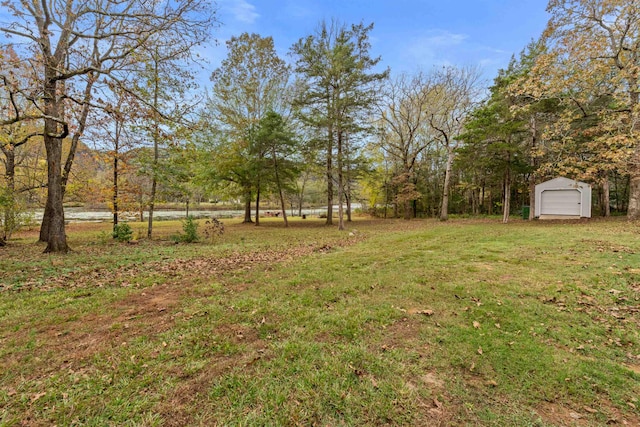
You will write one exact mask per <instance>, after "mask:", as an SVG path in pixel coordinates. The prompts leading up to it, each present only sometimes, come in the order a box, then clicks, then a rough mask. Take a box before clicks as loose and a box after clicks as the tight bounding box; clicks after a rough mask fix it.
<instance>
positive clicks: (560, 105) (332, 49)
mask: <svg viewBox="0 0 640 427" xmlns="http://www.w3.org/2000/svg"><path fill="white" fill-rule="evenodd" d="M4 7H5V8H7V9H8V11H9V12H11V13H12V14H13V16H14V21H13V22H10V23H8V24H3V25H2V26H0V32H1V33H2V34H4V38H3V39H2V40H3V41H2V44H1V46H0V60H1V61H2V63H3V67H2V71H1V72H0V98H1V99H2V101H1V105H0V148H1V149H2V164H3V166H4V175H3V178H2V183H1V192H0V207H1V208H2V225H3V239H2V240H6V238H8V237H9V236H10V234H11V232H12V230H14V229H15V227H16V225H17V223H19V215H18V214H19V209H18V208H17V207H18V205H19V204H20V203H24V199H25V196H27V195H32V194H34V192H35V193H38V192H39V191H41V190H40V189H41V188H43V187H44V188H45V189H46V196H45V197H44V200H42V201H43V202H44V203H43V204H44V207H45V215H44V219H43V222H42V224H41V231H40V240H42V241H44V242H47V248H46V251H47V252H66V251H67V250H68V245H67V243H66V236H65V234H64V209H63V202H64V201H65V200H69V198H70V197H71V196H70V194H72V193H73V192H70V188H72V187H73V184H74V182H77V183H79V182H84V183H85V184H84V185H79V187H82V188H85V189H86V188H87V187H91V186H96V188H102V189H103V191H101V192H98V191H93V192H91V191H89V192H88V193H90V194H85V195H84V198H85V200H86V198H89V197H93V198H97V199H102V200H103V201H105V202H108V205H109V207H110V208H111V209H112V211H113V215H114V217H113V222H114V226H115V225H117V224H118V222H119V214H120V213H121V212H123V211H132V210H135V211H138V212H140V213H142V212H143V211H147V212H148V215H147V218H146V219H147V221H148V229H147V236H148V237H149V238H151V237H152V233H153V211H154V207H155V204H156V203H157V202H158V201H162V200H180V201H186V202H187V203H188V202H189V201H193V200H206V199H220V200H234V201H239V202H241V203H242V205H243V206H244V211H245V214H244V221H245V222H247V223H255V224H256V225H259V223H260V216H261V215H260V212H261V206H262V205H263V204H264V203H265V200H269V201H271V202H272V203H276V204H277V205H278V206H279V210H280V212H281V214H282V218H283V221H284V224H285V226H286V225H287V222H288V221H287V209H286V208H287V206H289V207H293V206H294V205H295V206H296V208H297V209H298V212H301V209H302V206H303V205H304V204H305V203H308V201H309V194H308V190H309V188H316V189H319V188H321V189H322V190H321V192H322V193H323V194H324V201H323V204H324V205H326V206H327V211H326V215H325V217H326V223H327V225H332V224H336V223H337V226H338V228H339V229H344V227H345V222H348V221H350V220H351V216H352V214H353V208H352V207H353V205H354V203H358V206H361V207H363V208H364V209H365V210H367V211H368V212H369V213H371V214H374V215H378V216H384V217H403V218H405V219H411V218H414V217H417V216H434V217H438V218H440V219H441V220H447V218H448V216H449V214H450V213H462V214H475V215H477V214H497V213H501V214H502V216H503V220H504V221H505V222H506V221H508V219H509V215H510V214H511V213H513V212H517V211H519V209H520V208H521V207H522V206H524V205H528V206H531V209H530V212H531V213H530V215H533V212H534V203H535V199H534V188H535V185H536V184H537V183H540V182H542V181H544V180H546V179H547V178H550V177H553V176H555V175H563V176H567V177H569V178H574V179H580V180H585V181H588V182H590V183H592V184H593V185H594V186H595V187H596V188H597V190H598V194H599V196H600V197H599V198H597V204H598V207H599V208H600V212H601V213H602V214H603V215H609V214H610V213H611V212H612V211H620V212H627V215H628V217H629V218H631V219H637V218H638V216H640V144H639V143H638V142H637V140H638V138H637V136H636V123H637V122H638V120H637V118H638V114H639V113H638V111H639V109H640V106H639V105H638V97H639V96H640V90H639V89H638V84H639V80H638V78H639V77H640V75H639V73H640V56H639V51H638V49H639V48H638V46H640V45H639V44H638V40H640V38H639V37H640V26H639V22H640V17H639V12H640V11H639V10H638V9H639V8H638V6H637V5H636V4H635V2H633V1H631V0H625V1H619V0H617V1H613V0H580V1H568V0H566V1H565V0H551V1H550V2H549V4H548V7H547V10H548V11H549V13H550V15H551V19H550V21H549V23H548V25H547V28H546V29H545V31H544V33H543V34H542V35H541V37H540V38H539V39H537V40H534V41H532V42H531V43H530V44H529V45H527V46H526V47H525V48H524V49H523V51H522V52H521V53H520V55H519V56H514V57H513V58H512V60H511V62H510V63H509V65H508V66H507V67H506V68H504V69H502V70H500V71H499V73H498V76H496V77H495V79H494V81H493V84H492V85H491V86H490V87H489V88H486V87H485V86H484V85H483V82H482V81H481V73H480V71H479V69H477V68H474V67H455V66H446V67H436V68H434V69H431V70H417V71H415V72H413V73H403V74H392V72H391V70H389V69H388V68H385V67H384V64H383V62H382V58H380V57H376V56H374V55H372V53H371V44H370V37H371V33H372V31H373V30H374V27H373V24H364V23H358V24H345V23H342V22H340V21H338V20H332V21H322V22H321V23H320V24H319V25H318V27H317V28H316V29H315V30H314V31H313V32H312V33H311V34H309V35H308V36H305V37H302V38H301V39H300V40H298V41H297V42H296V43H295V44H294V45H293V46H291V48H290V49H289V53H288V55H287V57H286V58H281V57H279V55H278V54H277V52H276V49H275V45H274V41H273V39H272V38H271V37H269V36H261V35H258V34H249V33H243V34H240V35H238V36H235V37H232V38H231V39H230V40H228V41H227V43H226V44H227V56H226V58H225V59H224V60H223V61H222V62H221V65H220V66H219V68H218V69H216V70H215V71H214V72H213V73H212V75H211V79H210V84H209V85H208V86H207V87H202V85H201V84H200V86H198V82H197V81H196V79H195V74H194V71H193V70H194V67H195V66H196V64H197V62H198V58H197V57H196V54H195V52H196V51H197V49H196V47H197V46H199V45H201V44H202V43H204V42H206V41H207V40H208V39H209V38H210V37H212V33H213V31H214V29H215V26H216V25H217V24H218V23H219V21H218V16H217V15H216V12H215V7H214V5H213V4H211V3H209V2H207V1H204V0H187V1H179V2H152V3H149V2H144V1H130V2H126V3H122V2H119V1H115V0H114V1H110V0H108V1H88V2H77V1H73V0H66V1H64V2H40V1H35V0H33V1H28V0H14V1H9V2H6V5H5V6H4ZM86 145H92V146H93V147H96V149H94V150H87V149H85V148H86ZM79 147H80V148H79ZM77 153H84V154H83V155H80V157H79V158H76V155H77ZM87 153H91V154H87ZM91 157H93V158H92V159H90V158H91ZM79 159H82V161H81V160H79ZM45 166H46V167H45ZM92 168H93V169H94V170H95V173H93V174H91V172H89V173H84V174H83V173H79V172H82V171H83V170H84V171H85V172H86V170H87V169H88V170H91V169H92ZM97 177H100V180H99V181H100V182H98V180H97ZM83 180H84V181H83ZM76 194H79V193H76ZM334 205H335V206H336V207H337V212H334Z"/></svg>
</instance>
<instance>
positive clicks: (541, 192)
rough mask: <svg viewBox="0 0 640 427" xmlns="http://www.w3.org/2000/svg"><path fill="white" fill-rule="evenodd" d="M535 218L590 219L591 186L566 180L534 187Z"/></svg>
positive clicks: (551, 181)
mask: <svg viewBox="0 0 640 427" xmlns="http://www.w3.org/2000/svg"><path fill="white" fill-rule="evenodd" d="M535 216H536V217H537V218H540V219H576V218H591V186H590V185H589V184H586V183H584V182H580V181H575V180H573V179H568V178H554V179H552V180H550V181H547V182H543V183H542V184H538V185H536V209H535Z"/></svg>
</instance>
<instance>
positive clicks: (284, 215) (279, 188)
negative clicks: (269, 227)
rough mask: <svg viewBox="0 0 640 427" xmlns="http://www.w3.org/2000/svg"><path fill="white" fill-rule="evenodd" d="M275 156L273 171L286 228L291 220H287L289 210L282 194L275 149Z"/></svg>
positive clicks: (273, 153)
mask: <svg viewBox="0 0 640 427" xmlns="http://www.w3.org/2000/svg"><path fill="white" fill-rule="evenodd" d="M271 153H272V155H273V169H274V171H275V174H276V185H277V186H278V194H279V195H280V208H281V209H282V219H284V226H285V227H288V226H289V220H288V219H287V208H286V206H285V205H284V194H283V193H282V184H281V183H280V174H279V172H278V158H277V156H276V150H275V148H273V149H272V152H271Z"/></svg>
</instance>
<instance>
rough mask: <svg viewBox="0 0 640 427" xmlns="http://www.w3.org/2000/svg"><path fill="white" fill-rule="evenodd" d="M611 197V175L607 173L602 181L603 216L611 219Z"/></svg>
mask: <svg viewBox="0 0 640 427" xmlns="http://www.w3.org/2000/svg"><path fill="white" fill-rule="evenodd" d="M610 197H611V194H610V187H609V175H608V174H607V173H605V175H604V178H603V179H602V203H601V206H602V216H604V217H610V216H611V204H610V202H609V200H610Z"/></svg>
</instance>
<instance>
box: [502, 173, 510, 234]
mask: <svg viewBox="0 0 640 427" xmlns="http://www.w3.org/2000/svg"><path fill="white" fill-rule="evenodd" d="M510 211H511V170H510V168H508V167H507V170H506V172H505V174H504V196H503V200H502V223H503V224H506V223H507V222H509V212H510Z"/></svg>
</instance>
